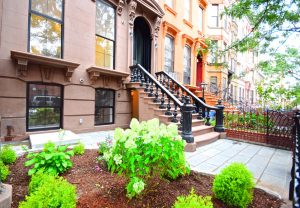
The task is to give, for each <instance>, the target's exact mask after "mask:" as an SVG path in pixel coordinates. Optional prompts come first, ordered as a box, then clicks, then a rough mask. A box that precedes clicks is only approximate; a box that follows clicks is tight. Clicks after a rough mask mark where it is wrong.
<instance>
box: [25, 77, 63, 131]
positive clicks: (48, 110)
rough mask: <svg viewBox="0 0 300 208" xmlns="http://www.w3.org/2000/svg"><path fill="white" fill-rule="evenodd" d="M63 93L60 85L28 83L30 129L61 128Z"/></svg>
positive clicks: (27, 120) (27, 119)
mask: <svg viewBox="0 0 300 208" xmlns="http://www.w3.org/2000/svg"><path fill="white" fill-rule="evenodd" d="M62 94H63V93H62V86H60V85H54V84H38V83H29V84H28V85H27V117H26V126H27V130H28V131H34V130H44V129H59V128H61V117H62V101H63V98H62Z"/></svg>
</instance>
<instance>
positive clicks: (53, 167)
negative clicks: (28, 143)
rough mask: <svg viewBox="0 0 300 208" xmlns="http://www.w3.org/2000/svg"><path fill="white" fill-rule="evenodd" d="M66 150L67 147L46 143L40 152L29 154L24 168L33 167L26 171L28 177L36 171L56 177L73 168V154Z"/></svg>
mask: <svg viewBox="0 0 300 208" xmlns="http://www.w3.org/2000/svg"><path fill="white" fill-rule="evenodd" d="M67 149H68V145H62V146H58V147H55V144H53V143H52V142H48V143H47V144H46V145H45V146H44V150H43V151H42V152H39V153H29V154H28V155H27V158H28V159H29V160H28V161H26V162H25V166H32V165H34V166H33V167H32V168H31V169H30V170H29V171H28V175H32V174H34V173H36V172H38V171H42V172H45V173H48V174H51V175H58V174H60V173H63V172H65V171H67V170H68V169H70V168H71V167H72V166H73V163H72V161H71V156H74V152H73V151H72V150H69V151H68V150H67Z"/></svg>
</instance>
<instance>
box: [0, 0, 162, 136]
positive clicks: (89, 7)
mask: <svg viewBox="0 0 300 208" xmlns="http://www.w3.org/2000/svg"><path fill="white" fill-rule="evenodd" d="M108 1H110V2H111V3H112V4H114V5H115V6H116V8H117V6H118V3H119V1H117V0H108ZM2 3H3V9H2V7H1V6H2V5H1V4H2ZM28 11H29V0H22V1H20V0H1V1H0V12H1V14H0V20H2V21H1V22H2V24H1V25H0V127H1V128H0V137H3V136H5V135H6V126H7V125H13V127H14V130H15V131H14V134H25V133H26V86H27V82H44V83H56V84H61V85H63V86H64V87H63V88H64V105H63V128H65V129H70V130H73V131H75V132H85V131H98V130H99V131H100V130H109V129H113V128H115V127H118V126H120V127H127V126H128V124H129V122H130V120H131V111H132V110H131V109H132V108H131V95H130V91H129V90H127V89H125V88H124V85H122V84H121V82H120V78H116V77H103V76H100V78H99V79H98V80H96V81H95V82H92V80H90V77H89V75H88V73H87V72H86V70H87V69H88V68H89V67H91V66H94V65H95V15H96V8H95V2H94V1H91V0H65V11H64V42H63V54H64V57H63V60H66V61H71V62H75V63H78V64H80V65H79V67H78V68H76V70H75V72H74V73H73V75H72V77H71V80H70V81H66V79H65V75H64V71H63V70H60V69H56V68H55V67H51V66H50V69H52V71H51V75H50V77H49V78H47V77H46V76H45V74H44V71H43V70H44V69H43V66H40V65H36V64H32V63H29V64H28V66H27V69H28V73H27V76H23V77H20V76H17V75H16V69H17V67H18V66H17V64H16V61H15V60H12V59H11V51H12V50H14V51H21V52H27V47H28V46H27V44H28ZM136 16H144V17H145V19H146V20H147V21H149V24H150V25H149V26H150V27H151V32H152V33H154V32H155V31H154V29H153V27H154V25H155V20H156V16H155V14H154V13H153V11H152V12H151V11H150V10H149V9H143V8H142V4H140V3H138V8H137V10H136ZM128 19H129V17H128V8H127V5H125V6H124V8H123V11H122V13H121V15H118V14H116V47H115V70H116V71H119V72H126V73H129V65H130V64H131V63H132V60H131V50H132V48H131V43H132V42H131V41H132V37H130V34H129V30H130V25H129V24H128ZM152 35H153V34H152ZM156 51H157V48H155V47H154V39H153V40H152V54H151V55H152V60H151V64H152V66H153V67H154V68H155V67H156V65H157V64H156V58H155V57H156V56H157V55H156ZM153 72H155V69H154V70H153V71H152V73H153ZM80 80H83V82H80ZM127 80H128V78H127ZM96 88H108V89H113V90H115V123H114V124H113V125H105V126H95V125H94V111H95V89H96ZM80 119H82V120H83V122H82V123H81V124H80V122H79V120H80ZM27 133H28V132H27Z"/></svg>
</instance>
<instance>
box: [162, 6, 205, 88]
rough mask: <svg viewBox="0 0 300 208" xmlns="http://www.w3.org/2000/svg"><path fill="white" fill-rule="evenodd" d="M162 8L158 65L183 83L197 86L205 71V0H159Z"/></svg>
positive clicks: (201, 80)
mask: <svg viewBox="0 0 300 208" xmlns="http://www.w3.org/2000/svg"><path fill="white" fill-rule="evenodd" d="M158 2H159V4H160V6H161V7H162V8H163V9H164V13H165V16H164V17H163V19H162V24H161V29H160V32H159V39H158V47H159V49H160V50H158V57H159V58H158V69H160V70H162V71H166V72H168V73H169V74H171V75H172V76H173V77H174V78H175V79H177V80H178V81H180V82H182V83H183V84H185V85H193V86H200V83H201V82H203V81H204V80H205V79H206V77H207V75H206V70H205V67H206V65H205V63H206V54H203V53H201V49H202V48H205V47H206V45H205V34H206V26H205V25H206V21H207V20H206V8H207V1H206V0H200V1H199V0H186V1H182V0H159V1H158Z"/></svg>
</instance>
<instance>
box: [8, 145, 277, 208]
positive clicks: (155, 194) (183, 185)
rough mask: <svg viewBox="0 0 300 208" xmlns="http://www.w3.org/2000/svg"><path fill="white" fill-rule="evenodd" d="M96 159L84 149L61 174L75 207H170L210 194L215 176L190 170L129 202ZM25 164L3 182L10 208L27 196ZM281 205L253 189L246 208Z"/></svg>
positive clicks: (218, 206) (219, 206)
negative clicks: (9, 194)
mask: <svg viewBox="0 0 300 208" xmlns="http://www.w3.org/2000/svg"><path fill="white" fill-rule="evenodd" d="M97 157H98V153H97V151H96V150H86V152H85V154H84V155H83V156H75V157H74V158H73V159H72V160H73V165H74V166H73V168H71V169H70V170H69V171H68V172H66V173H65V174H63V177H64V178H66V179H67V180H68V181H69V182H70V183H72V184H74V185H76V187H77V197H78V200H77V207H78V208H93V207H95V208H96V207H108V208H129V207H130V208H134V207H138V208H141V207H155V208H156V207H157V208H158V207H172V205H173V204H174V202H175V200H176V198H177V196H179V195H187V194H188V193H189V191H190V190H191V188H192V187H193V188H194V189H195V192H196V193H197V194H199V195H203V196H207V195H213V194H212V191H211V190H212V183H213V179H214V177H213V176H212V175H206V174H202V173H197V172H193V171H191V174H190V175H189V176H185V177H181V178H179V179H177V180H175V181H166V180H159V179H155V180H153V181H152V182H151V183H150V185H148V186H147V189H146V190H145V192H144V194H143V195H142V196H140V197H138V198H135V199H132V200H129V199H128V198H127V197H126V190H125V184H126V179H125V178H122V177H120V176H117V175H115V174H111V173H110V172H108V171H107V169H106V167H105V165H104V164H99V163H98V162H97V160H96V158H97ZM25 161H26V158H25V157H24V156H22V157H19V158H18V159H17V161H16V163H15V164H14V165H12V166H11V167H10V170H11V174H10V176H9V177H8V178H7V181H6V183H9V184H12V186H13V203H12V208H17V207H18V204H19V202H20V201H22V200H24V199H25V195H26V194H27V193H28V190H27V189H28V183H29V180H30V177H29V176H28V175H27V172H28V168H26V167H24V165H23V164H24V162H25ZM212 200H213V204H214V207H216V208H227V207H228V206H226V205H225V204H223V203H222V202H221V201H220V200H218V199H216V198H213V199H212ZM282 203H283V202H282V201H281V200H280V199H279V198H277V197H275V196H273V195H270V194H268V193H266V192H265V191H263V190H261V189H255V190H254V199H253V202H252V204H251V205H249V208H267V207H268V208H279V207H280V206H281V204H282Z"/></svg>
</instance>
